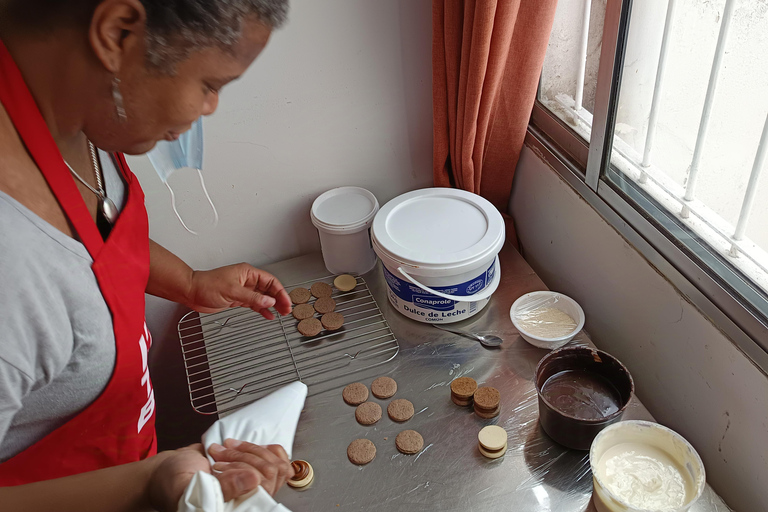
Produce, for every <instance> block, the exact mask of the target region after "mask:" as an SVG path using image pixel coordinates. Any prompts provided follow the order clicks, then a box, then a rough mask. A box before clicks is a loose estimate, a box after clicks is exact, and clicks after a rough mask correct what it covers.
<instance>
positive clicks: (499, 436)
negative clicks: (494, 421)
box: [477, 425, 507, 452]
mask: <svg viewBox="0 0 768 512" xmlns="http://www.w3.org/2000/svg"><path fill="white" fill-rule="evenodd" d="M477 441H478V442H479V443H480V446H482V447H483V448H485V449H486V450H487V451H489V452H495V451H498V450H501V449H502V448H504V447H505V446H506V445H507V431H506V430H504V429H503V428H501V427H499V426H498V425H488V426H487V427H484V428H483V429H482V430H480V432H479V433H478V434H477Z"/></svg>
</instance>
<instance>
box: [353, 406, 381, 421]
mask: <svg viewBox="0 0 768 512" xmlns="http://www.w3.org/2000/svg"><path fill="white" fill-rule="evenodd" d="M355 419H356V420H357V422H358V423H359V424H361V425H373V424H374V423H376V422H377V421H379V420H380V419H381V406H380V405H379V404H377V403H376V402H365V403H364V404H360V405H358V406H357V409H355Z"/></svg>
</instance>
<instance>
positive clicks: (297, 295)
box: [288, 288, 312, 304]
mask: <svg viewBox="0 0 768 512" xmlns="http://www.w3.org/2000/svg"><path fill="white" fill-rule="evenodd" d="M288 296H289V297H290V298H291V302H293V303H294V304H304V303H305V302H307V301H308V300H309V298H310V297H311V296H312V294H311V293H309V290H307V289H306V288H294V289H293V290H291V293H289V294H288Z"/></svg>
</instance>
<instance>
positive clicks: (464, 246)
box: [371, 188, 504, 323]
mask: <svg viewBox="0 0 768 512" xmlns="http://www.w3.org/2000/svg"><path fill="white" fill-rule="evenodd" d="M371 240H372V242H373V249H374V251H376V254H378V256H379V258H380V259H381V262H382V263H383V271H384V277H385V279H386V282H387V288H388V290H387V292H388V293H387V297H388V298H389V302H390V303H391V304H392V306H394V308H395V309H397V310H398V311H400V313H402V314H403V315H405V316H407V317H409V318H412V319H414V320H418V321H420V322H429V323H451V322H458V321H460V320H464V319H466V318H469V317H471V316H473V315H475V314H476V313H478V312H479V311H480V310H482V309H483V308H484V307H485V306H486V304H488V301H489V300H490V298H491V295H492V294H493V292H495V291H496V289H497V288H498V286H499V281H500V280H501V269H500V268H499V258H498V253H499V251H500V250H501V247H502V246H503V245H504V219H503V218H502V217H501V214H500V213H499V211H498V210H497V209H496V208H495V207H494V206H493V205H492V204H491V203H490V202H489V201H487V200H486V199H484V198H482V197H480V196H478V195H476V194H472V193H470V192H465V191H463V190H456V189H451V188H426V189H421V190H414V191H413V192H408V193H406V194H403V195H401V196H398V197H396V198H395V199H393V200H391V201H390V202H388V203H387V204H385V205H384V206H383V207H382V208H381V210H380V211H379V213H378V214H377V215H376V218H375V219H374V221H373V226H372V228H371Z"/></svg>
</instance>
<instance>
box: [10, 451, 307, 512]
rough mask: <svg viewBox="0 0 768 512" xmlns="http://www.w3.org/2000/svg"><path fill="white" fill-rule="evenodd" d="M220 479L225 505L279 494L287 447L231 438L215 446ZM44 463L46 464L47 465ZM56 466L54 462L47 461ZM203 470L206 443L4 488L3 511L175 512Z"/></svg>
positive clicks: (288, 471)
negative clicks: (260, 493)
mask: <svg viewBox="0 0 768 512" xmlns="http://www.w3.org/2000/svg"><path fill="white" fill-rule="evenodd" d="M211 456H212V457H213V458H214V460H215V461H216V464H215V469H216V470H217V471H218V473H216V478H217V479H218V480H219V483H220V484H221V490H222V494H223V496H224V501H229V500H231V499H234V498H237V497H238V496H242V495H243V494H246V493H248V492H250V491H252V490H253V489H256V488H257V487H258V486H259V485H261V486H262V487H264V489H265V490H266V491H267V492H268V493H269V494H274V493H275V492H277V490H278V489H279V488H280V487H281V486H282V485H283V484H284V483H285V481H286V480H287V479H289V478H291V477H292V476H293V468H292V467H291V465H290V463H289V462H288V455H287V454H286V453H285V450H283V449H282V447H280V446H277V445H271V446H267V447H261V446H256V445H253V444H250V443H238V442H236V441H232V440H227V441H226V442H225V444H224V447H220V446H218V445H213V446H212V450H211ZM42 463H43V464H45V463H46V462H42ZM47 463H51V464H55V461H47ZM198 471H205V472H210V464H209V462H208V459H206V458H205V456H204V455H203V450H202V445H193V446H190V447H187V448H182V449H180V450H174V451H168V452H162V453H160V454H158V455H156V456H154V457H150V458H148V459H145V460H143V461H140V462H132V463H130V464H123V465H121V466H115V467H111V468H107V469H100V470H98V471H90V472H87V473H81V474H79V475H73V476H68V477H65V478H57V479H55V480H46V481H43V482H36V483H33V484H26V485H18V486H15V487H0V509H2V510H13V511H14V512H51V511H56V512H148V511H151V510H159V511H161V512H166V511H167V512H175V511H176V510H177V509H178V503H179V499H180V498H181V495H182V493H183V492H184V490H185V489H186V488H187V486H188V485H189V482H190V480H191V479H192V477H193V476H194V475H195V473H197V472H198Z"/></svg>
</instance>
